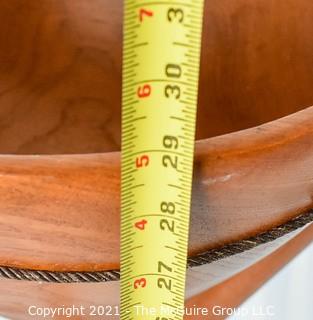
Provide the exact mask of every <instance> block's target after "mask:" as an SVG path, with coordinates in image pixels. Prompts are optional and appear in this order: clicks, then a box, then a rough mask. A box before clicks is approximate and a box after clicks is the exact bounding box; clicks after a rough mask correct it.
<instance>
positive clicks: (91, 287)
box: [0, 225, 313, 320]
mask: <svg viewBox="0 0 313 320" xmlns="http://www.w3.org/2000/svg"><path fill="white" fill-rule="evenodd" d="M312 241H313V225H311V226H310V227H308V228H306V229H305V230H303V231H302V232H301V233H300V234H299V235H297V236H296V237H295V238H293V239H292V240H290V241H289V242H287V243H286V244H285V245H284V246H282V247H281V248H279V249H278V250H276V251H275V252H274V253H272V254H270V255H269V256H268V257H266V258H265V259H262V260H261V261H259V262H258V263H256V264H255V265H253V266H252V267H250V268H248V269H247V270H245V271H243V272H241V273H239V274H237V275H235V276H233V277H232V278H230V279H228V280H226V281H225V282H223V283H221V284H219V285H217V286H215V287H213V288H211V289H209V290H207V291H204V292H202V293H201V294H198V295H196V296H194V297H191V298H190V299H189V300H187V301H186V306H187V307H190V308H191V307H193V306H196V307H202V308H208V310H209V314H208V315H206V316H205V317H203V319H209V320H210V319H223V318H224V317H217V316H214V314H213V313H212V307H213V306H214V305H220V306H222V307H226V308H227V307H228V308H233V307H236V306H238V305H239V304H240V303H242V302H243V301H244V300H245V299H246V298H247V297H248V296H250V295H251V294H252V293H253V292H254V291H255V290H256V289H257V288H259V287H260V286H261V285H262V284H264V282H265V281H266V280H268V279H269V278H270V277H271V276H273V275H274V274H275V273H276V272H278V271H279V270H280V269H281V268H282V267H283V266H284V264H286V263H288V262H289V261H290V259H292V258H293V257H294V256H295V255H296V254H298V253H299V252H300V251H301V250H302V249H303V248H304V247H306V246H307V245H308V244H309V243H311V242H312ZM251 279H253V281H251ZM118 300H119V287H118V285H116V283H115V284H114V283H112V282H110V283H102V284H99V283H98V284H95V283H88V284H82V283H81V284H68V283H67V284H53V283H40V282H28V281H18V280H3V279H2V280H0V315H4V316H6V317H9V319H11V320H29V319H34V317H31V316H29V314H28V308H29V307H30V306H36V307H50V308H57V307H62V306H65V307H70V306H73V305H74V306H76V307H80V306H83V307H84V308H85V310H86V311H88V310H89V308H90V306H92V305H100V306H101V305H105V306H109V305H111V306H115V305H116V304H117V303H118ZM31 311H32V312H34V309H31ZM38 318H39V319H42V318H40V317H38ZM103 318H107V319H114V320H115V319H118V317H113V316H107V317H94V316H93V317H92V319H103ZM35 319H36V318H35ZM48 319H51V318H48ZM54 319H68V318H66V317H65V316H58V317H55V318H54ZM70 319H90V317H88V316H73V317H71V318H70ZM186 319H199V320H201V319H202V317H200V316H197V317H186Z"/></svg>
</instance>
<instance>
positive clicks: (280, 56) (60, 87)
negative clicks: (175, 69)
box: [0, 0, 313, 154]
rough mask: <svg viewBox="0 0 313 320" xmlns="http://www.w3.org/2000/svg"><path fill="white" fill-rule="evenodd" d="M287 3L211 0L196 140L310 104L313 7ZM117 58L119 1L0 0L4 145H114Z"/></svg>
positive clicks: (32, 149) (18, 150)
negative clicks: (293, 5)
mask: <svg viewBox="0 0 313 320" xmlns="http://www.w3.org/2000/svg"><path fill="white" fill-rule="evenodd" d="M292 2H295V1H293V0H286V1H285V2H282V1H261V0H255V1H253V2H252V1H247V0H246V1H244V0H238V1H232V2H229V1H227V0H219V1H207V4H206V9H205V22H204V31H203V50H202V61H201V75H200V87H199V105H198V122H197V139H202V138H207V137H212V136H216V135H220V134H224V133H228V132H232V131H237V130H240V129H244V128H248V127H252V126H256V125H259V124H261V123H264V122H267V121H270V120H273V119H277V118H279V117H282V116H284V115H287V114H290V113H293V112H296V111H297V110H300V109H303V108H305V107H308V106H310V105H312V104H313V90H312V83H313V58H312V51H313V42H312V41H311V40H312V39H311V35H312V32H313V19H312V17H313V6H311V5H309V6H308V5H307V2H306V1H305V0H299V1H298V2H297V6H296V7H295V8H292V10H290V4H291V3H292ZM226 3H227V5H226ZM282 3H284V4H282ZM286 3H287V5H286ZM288 4H289V6H288ZM303 12H305V13H306V14H305V15H303ZM121 57H122V1H121V0H118V1H117V0H116V1H111V0H93V1H88V0H76V1H62V0H47V1H32V0H10V1H1V2H0V152H1V153H10V154H59V153H90V152H109V151H113V150H119V148H120V137H121V132H120V120H121V110H120V109H121V103H120V101H121V95H120V91H121V61H122V59H121Z"/></svg>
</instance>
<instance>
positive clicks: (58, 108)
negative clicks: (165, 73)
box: [0, 0, 313, 319]
mask: <svg viewBox="0 0 313 320" xmlns="http://www.w3.org/2000/svg"><path fill="white" fill-rule="evenodd" d="M312 17H313V3H308V2H307V1H306V0H277V1H265V0H255V1H253V2H251V1H247V0H237V1H233V2H229V1H227V0H213V1H209V2H207V3H206V7H205V23H204V33H203V50H202V62H201V76H200V88H199V106H198V120H197V141H196V152H195V170H194V172H195V174H194V185H193V195H192V212H191V231H190V247H189V254H190V256H193V255H195V254H198V253H202V252H204V251H207V250H214V249H217V248H220V247H223V246H225V245H227V244H229V243H233V242H240V241H242V240H244V239H247V238H249V237H255V236H256V235H258V234H260V233H263V232H267V231H269V230H271V229H273V228H275V227H277V226H279V225H282V224H285V223H287V222H288V221H290V220H292V219H293V218H295V217H297V216H298V215H299V214H304V213H305V212H306V211H307V210H309V209H310V208H312V207H313V204H312V194H313V169H312V168H313V166H312V165H313V126H312V121H313V108H309V106H310V105H313V90H312V83H313V56H312V50H313V42H312V39H311V35H312V32H313V22H312V21H313V19H312ZM0 24H1V28H0V106H1V107H0V124H1V125H0V152H1V153H2V154H3V155H1V156H0V177H1V182H2V183H1V185H0V239H1V241H0V265H1V266H3V267H12V268H14V269H15V270H19V269H21V270H37V271H39V272H41V271H49V272H60V271H62V272H74V271H76V272H89V273H90V272H103V271H106V270H112V269H118V267H119V213H120V208H119V206H120V203H119V201H120V198H119V190H120V153H119V149H120V135H121V132H120V120H121V119H120V117H121V103H120V100H121V96H120V92H121V56H122V1H121V0H118V1H117V0H116V1H109V0H93V1H88V0H77V1H69V0H68V1H65V0H63V1H60V0H46V1H31V0H11V1H2V2H1V3H0ZM300 110H301V111H300ZM286 116H287V117H286ZM306 221H308V220H306ZM308 230H309V231H308ZM312 236H313V235H312V228H310V229H306V233H305V235H302V236H299V237H300V239H306V240H298V243H299V245H298V247H296V249H294V251H291V252H293V254H289V256H288V259H290V258H291V257H292V256H293V255H295V254H296V253H297V252H298V251H299V250H300V249H301V248H303V247H304V245H305V244H307V243H309V242H310V241H312ZM275 250H276V249H275ZM278 257H279V258H277V255H276V258H277V259H278V260H277V261H279V263H280V264H279V263H278V265H279V266H280V267H281V266H282V265H283V264H284V263H286V261H287V260H288V259H287V258H286V257H285V258H284V259H285V260H284V259H283V258H282V257H281V256H279V255H278ZM267 268H268V267H267ZM277 268H278V267H277ZM277 268H276V269H275V268H270V269H269V270H268V274H267V277H269V276H270V275H272V274H273V272H275V270H277ZM7 270H10V269H6V272H8V271H7ZM12 270H13V269H12ZM3 272H4V271H3ZM0 274H1V272H0ZM2 276H5V274H2ZM6 277H9V276H8V275H6ZM9 278H10V277H9ZM265 279H266V277H265V276H260V278H259V282H257V281H256V283H259V285H260V284H261V283H262V281H265ZM41 280H42V279H41ZM1 283H2V284H3V285H2V286H0V296H1V302H0V313H3V314H6V315H9V316H10V317H13V319H28V317H27V315H26V313H25V310H24V309H23V310H21V307H20V308H18V307H12V304H11V303H12V300H10V299H12V296H13V297H14V298H13V299H15V300H14V301H19V303H21V305H23V306H24V305H25V303H26V302H25V301H26V300H27V299H25V296H24V295H23V292H24V290H26V289H27V288H31V290H30V291H31V292H34V294H33V295H32V296H31V297H32V299H35V298H34V296H35V295H37V294H38V292H39V291H40V290H43V291H42V292H50V293H51V292H54V290H56V292H59V290H61V289H60V288H61V287H60V286H59V287H53V288H54V289H51V288H52V287H48V289H43V287H42V286H40V284H39V283H29V282H27V281H23V280H20V281H19V282H18V283H16V281H14V280H2V281H1ZM51 286H55V285H52V284H51ZM63 286H65V287H67V288H70V286H71V285H69V284H68V285H66V284H63ZM85 286H88V284H85ZM106 286H108V288H109V289H108V290H109V291H107V292H109V293H110V294H111V296H112V299H111V300H112V301H113V300H114V301H115V300H116V298H117V297H118V296H117V295H118V290H117V289H116V288H115V289H112V288H111V284H110V283H106ZM8 287H10V288H11V289H10V290H12V292H11V293H12V294H11V298H10V297H8V296H7V294H6V292H7V291H6V289H5V288H8ZM25 288H26V289H25ZM45 288H47V287H45ZM49 288H50V289H49ZM76 288H77V287H76ZM88 288H90V289H88V290H91V292H93V293H92V294H91V293H90V294H91V295H94V296H96V295H97V294H98V291H97V290H100V291H101V290H102V289H101V288H103V287H101V286H98V287H97V286H96V285H95V284H93V285H92V284H90V287H88ZM95 288H97V289H95ZM251 288H252V287H251V286H250V287H249V286H247V287H246V290H244V292H242V293H241V294H240V296H239V297H240V298H239V300H240V299H243V298H244V297H246V296H247V294H248V293H249V292H251V290H252V289H251ZM253 288H255V287H253ZM27 290H28V289H27ZM38 290H39V291H38ZM45 290H46V291H45ZM49 290H50V291H49ZM51 290H52V291H51ZM62 290H63V289H62ZM68 290H69V296H68V299H69V300H67V301H72V300H71V299H74V298H73V297H74V296H73V290H72V289H68ZM88 290H87V289H86V287H85V289H82V290H81V291H80V292H81V294H82V296H83V297H86V295H84V294H86V292H89V291H88ZM93 290H95V291H93ZM110 290H113V291H110ZM114 290H115V291H114ZM249 290H250V291H249ZM28 291H29V290H28ZM74 291H75V289H74ZM198 293H199V292H198ZM48 296H49V295H48ZM78 296H79V293H78V292H76V293H75V297H76V299H78V300H79V299H80V298H78ZM49 297H50V296H49ZM49 297H48V298H47V300H45V303H48V302H50V303H52V302H51V301H52V300H53V299H52V298H51V297H50V298H49ZM224 297H225V295H224ZM36 299H38V298H36ZM36 299H35V300H36ZM51 299H52V300H51ZM81 299H83V300H84V299H85V298H81ZM190 299H192V295H190ZM30 300H31V299H30ZM109 300H110V299H108V302H109ZM226 300H227V299H226ZM27 301H28V300H27ZM38 301H39V300H38ZM112 301H111V302H112ZM227 301H230V302H229V303H238V299H237V300H236V302H234V300H227ZM231 301H232V302H231ZM112 303H113V302H112ZM53 304H56V300H53Z"/></svg>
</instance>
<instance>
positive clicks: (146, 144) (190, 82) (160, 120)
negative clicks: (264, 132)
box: [121, 0, 203, 320]
mask: <svg viewBox="0 0 313 320" xmlns="http://www.w3.org/2000/svg"><path fill="white" fill-rule="evenodd" d="M124 5H125V8H124V50H123V103H122V104H123V105H122V193H121V202H122V204H121V319H139V318H140V319H155V320H166V319H182V313H181V312H182V310H183V307H184V293H185V276H186V259H187V245H188V228H189V212H190V198H191V184H192V168H193V149H194V139H195V123H196V106H197V96H198V77H199V60H200V49H201V31H202V30H201V28H202V19H203V0H180V1H142V0H128V1H127V0H126V1H124Z"/></svg>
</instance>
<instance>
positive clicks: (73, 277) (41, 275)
mask: <svg viewBox="0 0 313 320" xmlns="http://www.w3.org/2000/svg"><path fill="white" fill-rule="evenodd" d="M311 222H313V209H312V210H310V211H309V212H307V213H304V214H302V215H300V216H298V217H296V218H294V219H292V220H290V221H288V222H287V223H284V224H282V225H281V226H278V227H275V228H273V229H271V230H268V231H266V232H263V233H260V234H258V235H257V236H254V237H250V238H248V239H245V240H240V241H237V242H233V243H230V244H227V245H225V246H223V247H221V248H217V249H216V248H215V249H211V250H208V251H206V252H204V253H201V254H198V255H196V256H194V257H190V258H188V262H187V264H188V267H195V266H200V265H203V264H208V263H211V262H213V261H217V260H220V259H224V258H226V257H230V256H232V255H235V254H238V253H242V252H244V251H247V250H250V249H253V248H255V247H257V246H259V245H261V244H264V243H268V242H271V241H274V240H276V239H278V238H280V237H282V236H284V235H286V234H288V233H290V232H292V231H295V230H297V229H299V228H301V227H304V226H305V225H307V224H309V223H311ZM1 277H2V278H6V279H11V280H28V281H39V282H54V283H81V282H85V283H86V282H107V281H117V280H119V279H120V272H119V270H110V271H99V272H51V271H43V270H42V271H38V270H25V269H17V268H10V267H1V266H0V278H1Z"/></svg>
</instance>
